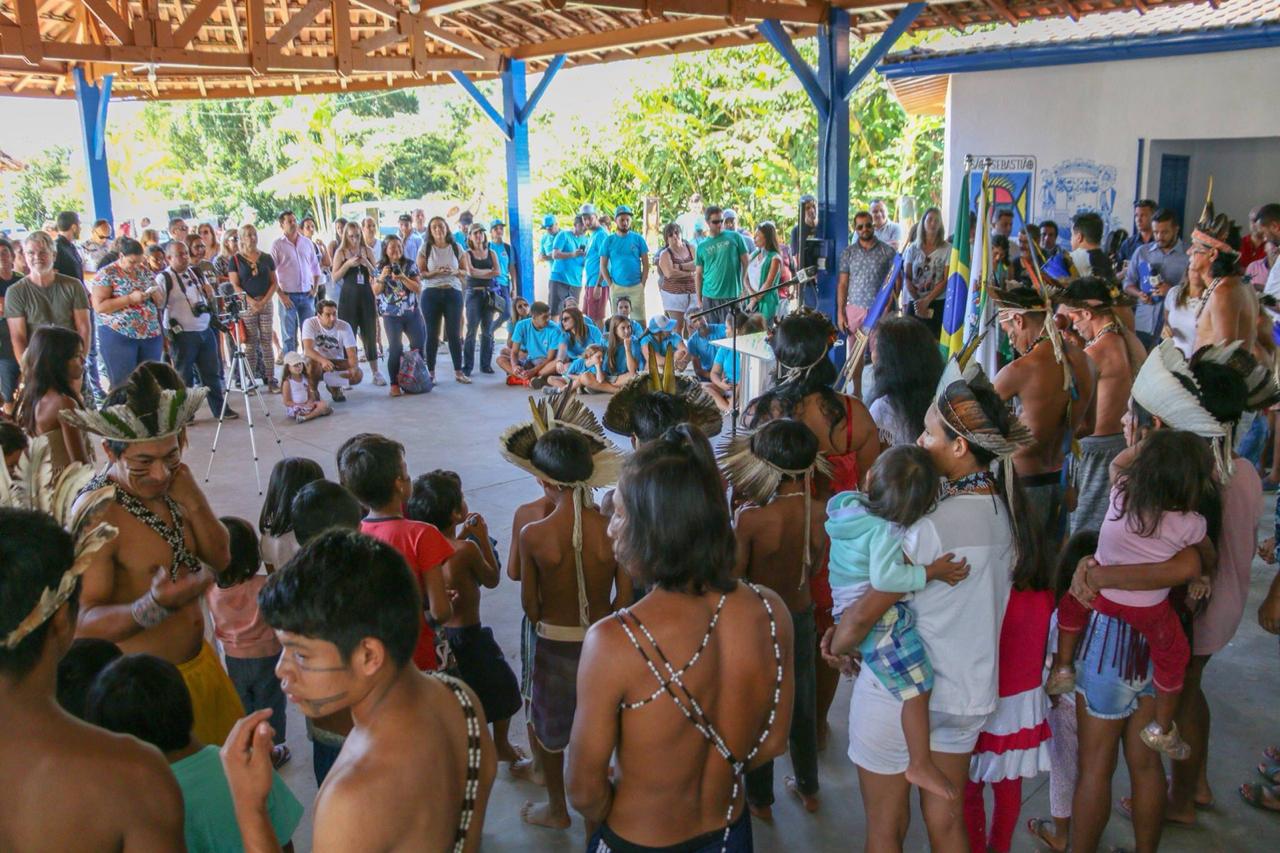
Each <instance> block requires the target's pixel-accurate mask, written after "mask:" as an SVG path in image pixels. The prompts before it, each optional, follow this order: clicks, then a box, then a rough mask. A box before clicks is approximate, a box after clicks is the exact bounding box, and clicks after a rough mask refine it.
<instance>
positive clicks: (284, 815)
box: [169, 746, 302, 853]
mask: <svg viewBox="0 0 1280 853" xmlns="http://www.w3.org/2000/svg"><path fill="white" fill-rule="evenodd" d="M169 769H171V770H172V771H173V775H174V776H175V777H177V779H178V787H179V788H180V789H182V801H183V803H184V805H185V813H186V817H185V819H184V822H183V827H182V832H183V835H185V836H186V839H187V850H188V851H189V853H242V851H243V850H244V844H243V843H242V842H241V840H240V829H239V827H238V826H237V825H236V809H235V804H234V803H233V802H232V801H231V788H230V787H229V786H228V785H227V776H226V773H225V772H223V769H222V761H221V760H219V758H218V748H217V747H216V746H206V747H205V748H204V749H201V750H200V751H199V752H197V753H195V754H194V755H188V756H187V757H186V758H184V759H182V760H181V761H177V762H175V763H173V764H171V765H170V766H169ZM271 777H272V778H271V792H270V793H269V794H267V816H268V817H269V818H270V819H271V828H272V829H274V830H275V833H276V840H277V841H279V842H280V846H281V847H283V846H284V845H285V844H288V843H289V839H291V838H292V837H293V831H294V830H295V829H297V828H298V823H299V821H301V820H302V803H300V802H298V798H297V797H295V796H294V795H293V792H292V791H290V790H289V787H288V786H287V785H285V783H284V780H283V779H281V778H280V774H279V773H276V772H275V771H272V773H271Z"/></svg>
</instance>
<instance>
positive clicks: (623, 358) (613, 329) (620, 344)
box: [605, 314, 631, 372]
mask: <svg viewBox="0 0 1280 853" xmlns="http://www.w3.org/2000/svg"><path fill="white" fill-rule="evenodd" d="M623 326H626V327H627V328H631V324H630V323H628V322H627V318H626V317H623V316H622V315H621V314H614V315H613V317H611V318H610V319H609V322H608V323H607V324H606V328H608V329H609V337H608V340H607V341H606V347H605V350H606V353H605V361H607V362H608V363H607V364H606V365H605V370H606V371H608V372H613V366H614V365H615V364H621V365H622V369H623V370H626V367H627V354H626V347H627V346H629V345H630V339H629V338H628V339H627V340H626V341H624V340H623V339H622V335H621V334H619V332H618V330H619V329H621V328H622V327H623Z"/></svg>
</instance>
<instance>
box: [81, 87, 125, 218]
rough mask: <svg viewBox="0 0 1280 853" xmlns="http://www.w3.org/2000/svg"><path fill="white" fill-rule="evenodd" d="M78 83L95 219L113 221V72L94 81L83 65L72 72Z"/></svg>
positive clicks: (86, 161)
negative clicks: (109, 132)
mask: <svg viewBox="0 0 1280 853" xmlns="http://www.w3.org/2000/svg"><path fill="white" fill-rule="evenodd" d="M72 74H73V77H74V79H75V84H76V106H78V107H79V108H80V129H81V131H82V136H83V140H84V157H85V164H86V165H87V166H88V173H89V198H90V201H91V203H92V207H93V218H94V219H105V220H107V221H108V222H111V223H113V225H114V221H115V220H114V219H113V217H112V215H111V175H110V172H109V170H108V169H107V148H106V137H107V105H108V104H109V103H110V102H111V76H112V75H110V74H107V75H105V76H104V77H103V78H102V83H101V84H90V83H89V81H87V80H86V79H85V76H84V71H83V70H81V69H80V68H76V69H74V71H73V72H72Z"/></svg>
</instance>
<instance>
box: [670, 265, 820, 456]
mask: <svg viewBox="0 0 1280 853" xmlns="http://www.w3.org/2000/svg"><path fill="white" fill-rule="evenodd" d="M817 275H818V270H817V268H816V267H805V268H804V269H802V270H800V272H798V273H797V274H796V277H795V278H793V279H792V280H791V281H784V282H781V283H779V284H775V285H774V286H773V287H765V288H762V289H760V290H757V291H754V292H752V293H748V294H747V295H745V296H739V297H738V298H737V299H730V300H728V301H727V302H721V303H720V304H719V305H717V306H716V307H714V308H704V309H703V310H701V311H695V312H694V313H692V314H689V315H687V316H686V319H689V320H696V319H698V318H699V317H705V316H707V315H708V314H715V313H718V312H720V311H723V310H724V309H726V308H734V307H736V306H738V305H741V304H742V303H744V302H749V301H751V300H752V299H755V298H757V297H760V296H764V295H765V294H766V293H773V292H774V291H775V290H781V289H782V288H784V287H789V286H790V285H793V284H794V285H796V286H797V287H799V286H801V285H803V284H805V283H806V282H809V281H812V280H813V279H815V278H817ZM798 292H799V291H797V293H798ZM802 301H803V300H802ZM730 338H731V340H732V344H731V347H732V350H733V375H734V382H733V397H732V399H731V400H730V408H729V424H730V427H729V428H730V433H729V434H730V436H731V437H733V438H737V437H738V417H739V415H740V414H741V410H740V406H739V400H738V385H739V380H740V379H741V377H740V376H738V372H739V370H740V369H741V365H740V364H739V363H738V324H737V323H734V324H733V333H732V334H731V335H730Z"/></svg>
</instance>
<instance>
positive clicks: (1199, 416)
mask: <svg viewBox="0 0 1280 853" xmlns="http://www.w3.org/2000/svg"><path fill="white" fill-rule="evenodd" d="M1236 346H1237V344H1229V345H1227V346H1214V347H1204V348H1203V349H1202V350H1201V351H1200V352H1201V353H1204V355H1203V356H1202V357H1203V358H1205V359H1207V360H1210V361H1218V362H1219V363H1223V364H1225V363H1226V359H1229V358H1230V355H1231V354H1230V352H1229V350H1231V349H1233V348H1234V347H1236ZM1206 350H1213V352H1211V353H1209V352H1205V351H1206ZM1198 354H1199V353H1198ZM1130 394H1131V395H1132V396H1133V399H1134V402H1136V403H1137V404H1138V405H1139V406H1141V407H1142V408H1144V409H1146V410H1147V411H1148V412H1150V413H1151V414H1152V415H1153V416H1155V417H1157V418H1159V419H1160V420H1162V421H1164V423H1165V424H1166V425H1167V426H1169V427H1171V428H1172V429H1180V430H1185V431H1187V432H1191V433H1195V434H1196V435H1198V436H1200V437H1201V438H1207V439H1209V443H1210V445H1211V446H1212V447H1213V458H1214V464H1215V466H1216V467H1217V469H1218V474H1219V476H1221V477H1222V478H1223V479H1224V480H1225V479H1226V478H1228V477H1230V476H1231V474H1232V473H1233V472H1234V470H1235V465H1234V463H1233V462H1232V460H1231V442H1230V438H1231V433H1232V432H1233V430H1232V429H1231V427H1230V425H1228V424H1224V423H1222V422H1221V421H1219V420H1218V419H1217V418H1215V417H1214V416H1213V415H1211V414H1209V411H1208V410H1207V409H1205V407H1204V406H1203V405H1202V404H1201V403H1200V383H1199V382H1197V381H1196V378H1195V375H1194V374H1192V372H1191V367H1190V365H1189V363H1188V362H1187V359H1186V356H1184V355H1183V354H1182V350H1180V349H1178V347H1177V344H1175V343H1174V342H1173V339H1172V338H1165V339H1164V340H1163V341H1161V343H1160V346H1158V347H1156V348H1155V350H1154V351H1153V352H1152V353H1151V355H1149V356H1147V360H1146V361H1145V362H1143V363H1142V369H1141V370H1139V371H1138V375H1137V376H1136V377H1134V380H1133V389H1132V390H1131V391H1130Z"/></svg>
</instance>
